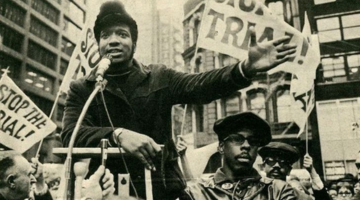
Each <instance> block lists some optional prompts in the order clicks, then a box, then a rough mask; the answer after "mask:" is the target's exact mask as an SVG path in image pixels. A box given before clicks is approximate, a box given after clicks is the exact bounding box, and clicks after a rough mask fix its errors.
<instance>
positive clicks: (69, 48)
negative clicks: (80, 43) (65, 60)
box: [61, 38, 75, 56]
mask: <svg viewBox="0 0 360 200" xmlns="http://www.w3.org/2000/svg"><path fill="white" fill-rule="evenodd" d="M74 49H75V44H73V43H72V42H70V41H69V40H67V39H66V38H62V40H61V51H62V52H64V53H66V54H67V55H69V56H71V54H72V52H73V51H74Z"/></svg>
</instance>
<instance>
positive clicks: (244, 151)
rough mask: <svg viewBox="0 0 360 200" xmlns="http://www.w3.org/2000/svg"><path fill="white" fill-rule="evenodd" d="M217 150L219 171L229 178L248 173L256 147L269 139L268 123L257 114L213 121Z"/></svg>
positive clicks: (245, 114)
mask: <svg viewBox="0 0 360 200" xmlns="http://www.w3.org/2000/svg"><path fill="white" fill-rule="evenodd" d="M214 132H215V133H216V134H217V135H218V139H219V146H218V151H219V153H220V154H221V155H222V159H223V171H224V173H225V174H231V175H232V176H233V177H237V176H242V175H244V174H246V173H247V172H249V170H252V166H253V164H254V162H255V159H256V156H257V150H258V148H259V147H261V146H264V145H266V144H268V143H269V142H270V140H271V130H270V126H269V124H268V123H267V122H266V121H265V120H263V119H261V118H260V117H259V116H258V115H256V114H254V113H251V112H244V113H240V114H236V115H232V116H228V117H225V118H223V119H220V120H218V121H216V122H215V124H214Z"/></svg>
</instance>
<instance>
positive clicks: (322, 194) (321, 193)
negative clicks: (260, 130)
mask: <svg viewBox="0 0 360 200" xmlns="http://www.w3.org/2000/svg"><path fill="white" fill-rule="evenodd" d="M258 153H259V155H260V156H261V157H262V159H263V161H264V163H263V165H264V171H265V173H266V177H267V178H270V179H279V180H283V181H286V176H288V175H289V174H290V172H291V170H292V165H293V164H294V163H295V162H296V161H298V160H299V159H300V152H299V151H298V150H297V149H296V148H295V147H293V146H291V145H289V144H286V143H282V142H270V143H269V144H268V145H266V146H264V147H262V148H260V149H259V151H258ZM303 166H304V168H306V169H307V170H308V171H309V173H310V176H311V179H312V182H311V183H310V184H311V187H312V189H313V196H311V195H310V193H309V192H308V191H305V192H301V191H299V190H297V189H294V191H295V193H296V196H297V197H298V199H309V200H310V199H314V198H315V199H319V200H328V199H329V200H330V196H329V195H328V194H327V191H326V189H325V187H324V184H323V182H322V181H321V179H320V177H319V175H318V174H317V172H316V170H315V168H314V167H313V160H312V158H311V156H310V155H308V154H307V155H305V156H304V162H303Z"/></svg>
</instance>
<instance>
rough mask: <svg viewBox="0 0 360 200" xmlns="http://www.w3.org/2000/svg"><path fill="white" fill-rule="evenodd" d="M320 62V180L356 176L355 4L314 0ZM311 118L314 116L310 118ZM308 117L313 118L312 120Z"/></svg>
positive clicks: (359, 14)
mask: <svg viewBox="0 0 360 200" xmlns="http://www.w3.org/2000/svg"><path fill="white" fill-rule="evenodd" d="M313 3H314V6H313V8H312V13H313V15H314V21H313V24H314V25H315V27H316V30H317V32H318V35H319V42H320V52H321V66H320V68H319V70H318V73H317V81H316V88H315V89H316V90H315V97H316V114H317V126H316V127H317V128H316V129H314V131H318V132H319V133H318V135H319V138H320V143H321V154H322V160H323V165H324V171H325V178H326V179H328V180H334V179H337V178H340V177H343V176H344V174H345V173H352V174H353V175H356V172H357V171H356V166H355V159H356V156H357V153H358V152H359V149H360V148H359V144H360V131H359V124H360V106H359V103H360V98H359V97H360V90H359V87H360V70H359V69H360V68H359V67H360V4H359V2H358V1H355V0H352V1H340V0H314V2H313ZM315 120H316V119H315ZM315 120H314V121H315Z"/></svg>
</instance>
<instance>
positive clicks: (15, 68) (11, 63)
mask: <svg viewBox="0 0 360 200" xmlns="http://www.w3.org/2000/svg"><path fill="white" fill-rule="evenodd" d="M7 68H9V69H8V76H9V77H10V78H12V79H19V76H20V68H21V61H20V60H18V59H15V58H13V57H11V56H9V55H7V54H4V53H2V52H0V69H1V74H3V72H4V71H5V69H7Z"/></svg>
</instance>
